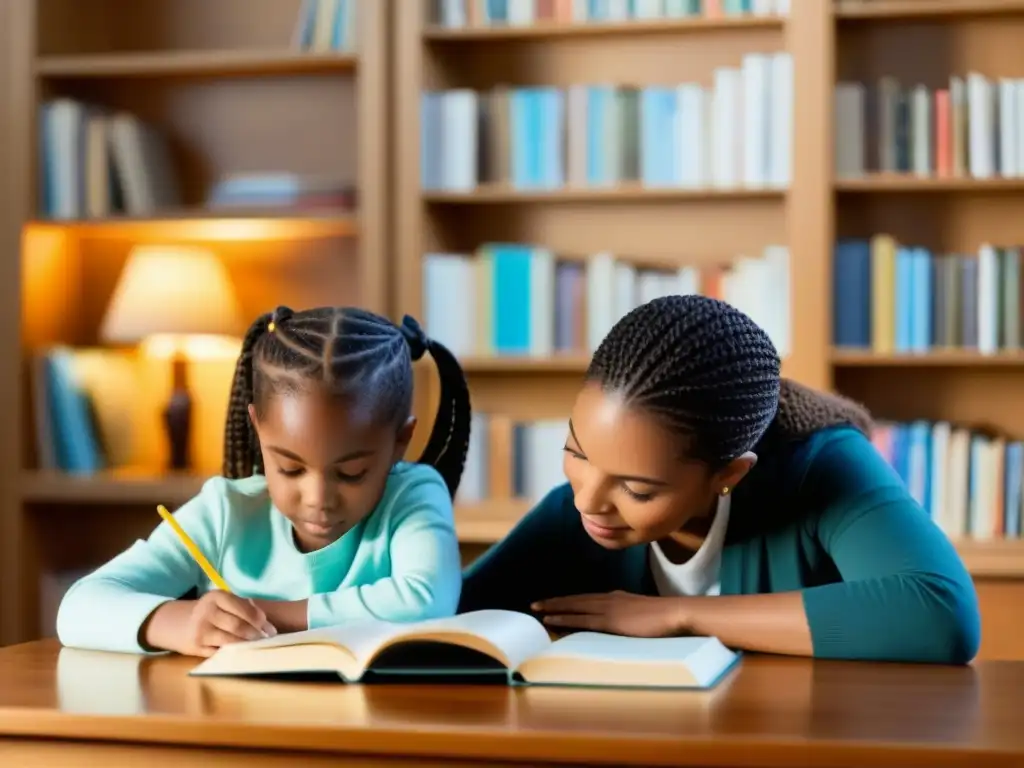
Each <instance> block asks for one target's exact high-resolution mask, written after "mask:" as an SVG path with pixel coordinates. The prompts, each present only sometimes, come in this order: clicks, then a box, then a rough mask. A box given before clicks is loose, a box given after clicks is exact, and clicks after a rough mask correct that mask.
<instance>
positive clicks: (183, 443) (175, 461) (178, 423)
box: [164, 389, 192, 471]
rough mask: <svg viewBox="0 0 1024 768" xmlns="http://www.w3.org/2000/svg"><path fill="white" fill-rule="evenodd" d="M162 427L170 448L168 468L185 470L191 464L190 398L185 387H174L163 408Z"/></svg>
mask: <svg viewBox="0 0 1024 768" xmlns="http://www.w3.org/2000/svg"><path fill="white" fill-rule="evenodd" d="M164 427H165V428H166V429H167V443H168V447H169V449H170V468H171V469H172V470H177V471H181V470H186V469H189V468H190V467H191V466H192V459H191V456H189V445H190V444H191V437H192V398H191V397H190V396H189V394H188V390H186V389H175V390H174V392H172V393H171V399H170V400H169V401H168V402H167V407H166V408H165V409H164Z"/></svg>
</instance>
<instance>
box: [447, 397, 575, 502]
mask: <svg viewBox="0 0 1024 768" xmlns="http://www.w3.org/2000/svg"><path fill="white" fill-rule="evenodd" d="M567 432H568V422H567V420H566V419H548V420H537V421H517V420H515V419H512V418H510V417H508V416H505V415H502V414H490V413H474V414H473V421H472V425H471V427H470V437H469V450H468V451H467V452H466V468H465V470H464V471H463V473H462V481H461V482H460V483H459V491H458V494H457V495H456V499H455V500H456V503H459V504H472V503H475V502H481V501H486V500H488V499H507V498H521V499H526V500H528V501H531V502H537V501H540V500H541V499H542V498H543V497H544V496H545V495H546V494H547V493H548V492H549V491H550V490H551V489H552V488H554V487H556V486H558V485H561V484H562V483H564V482H565V474H564V473H563V471H562V458H563V456H562V447H563V446H564V445H565V436H566V434H567Z"/></svg>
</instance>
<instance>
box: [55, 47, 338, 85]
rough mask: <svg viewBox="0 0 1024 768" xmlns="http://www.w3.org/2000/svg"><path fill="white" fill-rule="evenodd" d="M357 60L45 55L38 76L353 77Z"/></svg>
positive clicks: (266, 54)
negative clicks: (343, 73) (344, 73)
mask: <svg viewBox="0 0 1024 768" xmlns="http://www.w3.org/2000/svg"><path fill="white" fill-rule="evenodd" d="M357 62H358V59H357V58H356V57H355V56H349V55H343V54H337V53H329V54H319V53H304V52H302V51H292V50H288V49H283V50H229V51H223V50H212V51H167V52H159V53H107V54H86V55H81V56H41V57H39V58H38V59H36V62H35V72H36V75H37V76H39V77H45V78H53V79H62V80H69V79H87V78H88V79H95V78H131V77H181V76H189V77H223V76H235V75H267V76H272V75H295V74H317V73H321V74H327V73H338V72H351V71H354V70H355V69H356V66H357Z"/></svg>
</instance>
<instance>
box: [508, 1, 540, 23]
mask: <svg viewBox="0 0 1024 768" xmlns="http://www.w3.org/2000/svg"><path fill="white" fill-rule="evenodd" d="M507 2H508V5H507V8H506V11H507V18H508V24H509V26H510V27H528V26H530V25H531V24H533V21H534V8H533V0H507Z"/></svg>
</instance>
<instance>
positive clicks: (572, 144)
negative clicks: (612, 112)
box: [566, 85, 589, 187]
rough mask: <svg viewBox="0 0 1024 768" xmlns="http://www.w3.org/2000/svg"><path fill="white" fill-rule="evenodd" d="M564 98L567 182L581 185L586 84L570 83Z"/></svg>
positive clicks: (583, 178)
mask: <svg viewBox="0 0 1024 768" xmlns="http://www.w3.org/2000/svg"><path fill="white" fill-rule="evenodd" d="M566 99H567V102H568V104H567V106H566V136H567V137H568V142H567V145H568V147H567V148H568V159H567V166H568V167H567V174H566V175H567V182H568V183H569V185H570V186H574V187H582V186H586V184H587V112H588V109H587V104H588V102H589V99H588V97H587V86H585V85H570V86H569V93H568V96H567V97H566Z"/></svg>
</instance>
